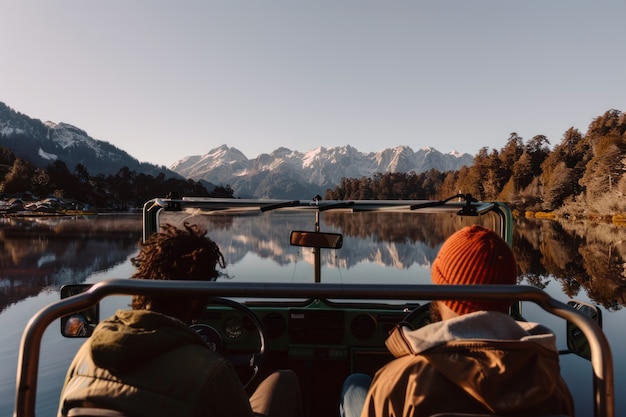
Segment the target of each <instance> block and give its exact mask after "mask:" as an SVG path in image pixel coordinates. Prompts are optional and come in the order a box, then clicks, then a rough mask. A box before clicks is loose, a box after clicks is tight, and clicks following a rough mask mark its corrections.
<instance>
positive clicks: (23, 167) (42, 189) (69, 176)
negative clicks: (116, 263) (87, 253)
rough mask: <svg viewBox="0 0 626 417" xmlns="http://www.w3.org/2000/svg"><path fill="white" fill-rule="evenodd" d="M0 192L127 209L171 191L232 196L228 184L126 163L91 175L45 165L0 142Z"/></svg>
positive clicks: (83, 170) (61, 164)
mask: <svg viewBox="0 0 626 417" xmlns="http://www.w3.org/2000/svg"><path fill="white" fill-rule="evenodd" d="M0 179H1V181H0V193H1V194H4V195H5V196H7V195H23V194H24V193H25V192H29V193H31V194H32V195H33V196H35V197H38V198H43V197H47V196H54V197H57V198H64V199H69V200H76V201H78V202H80V203H82V204H84V205H87V206H89V207H91V208H93V209H98V210H124V211H125V210H128V209H132V208H137V207H142V206H143V204H144V203H145V202H146V201H148V200H149V199H151V198H155V197H165V196H166V195H168V194H169V193H171V192H176V193H178V194H179V195H194V196H199V197H209V196H210V197H226V198H232V197H233V190H232V189H231V188H230V186H226V187H222V186H218V187H215V188H214V189H212V190H211V191H209V190H207V188H206V186H205V185H203V184H202V183H201V182H196V181H193V180H190V179H180V178H171V177H170V178H166V177H165V174H164V173H160V174H158V175H157V176H156V177H155V176H152V175H148V174H143V173H137V172H136V171H134V170H130V169H129V168H128V167H123V168H121V169H120V170H119V171H118V172H117V173H115V174H113V175H106V176H105V175H104V174H98V175H91V174H90V173H89V171H88V170H87V168H86V167H85V166H84V165H82V164H77V165H76V167H75V168H74V170H73V171H70V170H69V168H68V167H67V165H66V164H65V162H63V161H59V160H56V161H54V162H52V163H51V164H50V165H48V166H47V167H45V168H38V167H36V166H35V165H34V164H32V163H31V162H29V161H27V160H24V159H22V158H18V157H16V156H15V155H14V154H13V152H12V150H11V149H10V148H7V147H5V146H0Z"/></svg>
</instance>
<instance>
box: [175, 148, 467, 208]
mask: <svg viewBox="0 0 626 417" xmlns="http://www.w3.org/2000/svg"><path fill="white" fill-rule="evenodd" d="M473 161H474V158H473V157H472V156H471V155H470V154H459V153H456V152H451V153H448V154H443V153H441V152H439V151H437V150H436V149H434V148H422V149H420V150H418V151H416V152H414V151H413V150H412V149H411V148H410V147H408V146H398V147H396V148H388V149H384V150H382V151H379V152H370V153H363V152H359V151H358V150H357V149H356V148H354V147H352V146H342V147H335V148H324V147H319V148H315V149H312V150H310V151H308V152H299V151H294V150H291V149H287V148H278V149H276V150H275V151H273V152H272V153H270V154H266V153H263V154H261V155H259V156H257V157H256V158H254V159H247V158H246V157H245V155H244V154H243V153H242V152H241V151H239V150H238V149H235V148H232V147H228V146H227V145H222V146H220V147H218V148H215V149H212V150H210V151H209V152H208V153H206V154H204V155H201V156H189V157H186V158H184V159H181V160H180V161H178V162H176V163H174V164H172V165H171V166H170V167H169V168H170V169H171V170H173V171H175V172H177V173H178V174H180V175H182V176H183V177H186V178H191V179H194V180H205V181H210V182H212V183H214V184H221V185H226V184H228V185H230V186H231V187H232V188H233V190H235V193H236V195H238V196H240V197H258V198H294V199H306V198H312V197H313V196H315V195H316V194H322V195H323V194H324V192H325V191H326V189H327V188H334V187H335V186H336V185H338V184H340V183H341V179H342V178H360V177H363V176H365V177H372V176H373V175H374V174H376V173H387V172H412V171H413V172H415V173H418V174H419V173H421V172H425V171H428V170H430V169H436V170H438V171H442V172H444V171H449V170H458V169H460V168H461V167H462V166H464V165H466V166H469V165H471V164H472V163H473Z"/></svg>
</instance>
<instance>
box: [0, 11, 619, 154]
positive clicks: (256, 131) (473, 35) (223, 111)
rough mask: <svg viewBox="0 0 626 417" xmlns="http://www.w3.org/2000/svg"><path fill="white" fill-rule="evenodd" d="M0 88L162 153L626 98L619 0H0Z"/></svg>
mask: <svg viewBox="0 0 626 417" xmlns="http://www.w3.org/2000/svg"><path fill="white" fill-rule="evenodd" d="M0 16H2V19H1V20H2V22H1V24H0V56H1V57H2V59H1V61H0V101H2V102H4V103H5V104H7V105H8V106H10V107H12V108H13V109H15V110H17V111H19V112H21V113H24V114H26V115H28V116H30V117H34V118H38V119H41V120H43V121H46V120H50V121H53V122H56V123H59V122H66V123H70V124H73V125H75V126H77V127H79V128H82V129H84V130H85V131H86V132H87V133H88V134H89V135H90V136H92V137H94V138H96V139H100V140H105V141H107V142H110V143H112V144H114V145H116V146H118V147H120V148H121V149H123V150H125V151H127V152H128V153H130V154H131V155H132V156H134V157H136V158H137V159H139V160H140V161H146V162H151V163H155V164H159V165H167V166H169V165H170V164H172V163H174V162H175V161H177V160H179V159H181V158H183V157H185V156H189V155H201V154H204V153H206V152H208V151H209V150H210V149H212V148H214V147H217V146H220V145H222V144H227V145H229V146H233V147H236V148H238V149H239V150H241V151H242V152H243V153H244V154H245V155H246V156H247V157H249V158H254V157H256V156H257V155H258V154H260V153H264V152H271V151H273V150H274V149H276V148H277V147H279V146H285V147H288V148H290V149H293V150H298V151H308V150H310V149H313V148H316V147H318V146H325V147H333V146H343V145H352V146H354V147H356V148H357V149H359V150H361V151H364V152H370V151H377V150H381V149H384V148H387V147H393V146H398V145H407V146H410V147H412V148H413V149H414V150H417V149H419V148H421V147H425V146H433V147H435V148H437V149H438V150H440V151H442V152H449V151H451V150H457V151H460V152H468V153H470V154H472V155H474V154H476V153H477V152H478V150H479V149H480V148H481V147H484V146H486V147H488V148H496V149H500V148H502V147H503V146H504V145H505V143H506V140H507V139H508V137H509V134H510V133H511V132H517V133H518V134H519V135H521V136H522V137H523V138H524V139H525V140H528V139H530V138H532V137H533V136H535V135H538V134H543V135H546V136H547V137H548V139H549V140H550V142H551V143H552V145H555V144H557V143H559V142H560V141H561V137H562V135H563V133H564V132H565V130H567V129H568V128H569V127H571V126H573V127H576V128H578V129H580V130H581V131H582V132H583V133H584V132H585V131H586V130H587V127H588V126H589V123H590V122H591V121H592V119H593V118H595V117H597V116H599V115H601V114H602V113H604V112H605V111H607V110H609V109H612V108H614V109H618V110H621V111H626V78H625V76H626V53H625V51H626V45H625V42H626V25H625V24H624V20H625V19H626V2H625V1H623V0H613V1H578V0H523V1H506V0H490V1H483V0H472V1H469V0H458V1H447V0H435V1H418V0H414V1H408V0H406V1H394V0H386V1H383V0H380V1H372V0H346V1H341V0H322V1H317V0H316V1H312V0H311V1H294V0H284V1H273V0H241V1H239V0H223V1H210V0H198V1H159V0H132V1H117V0H112V1H109V0H107V1H92V0H59V1H49V0H27V1H18V0H0Z"/></svg>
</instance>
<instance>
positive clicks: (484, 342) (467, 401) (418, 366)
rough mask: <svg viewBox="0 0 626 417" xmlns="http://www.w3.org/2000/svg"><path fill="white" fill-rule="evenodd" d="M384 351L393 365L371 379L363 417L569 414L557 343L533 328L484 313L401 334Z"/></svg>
mask: <svg viewBox="0 0 626 417" xmlns="http://www.w3.org/2000/svg"><path fill="white" fill-rule="evenodd" d="M387 347H388V348H389V350H390V351H391V352H392V353H393V354H394V356H395V357H396V358H397V359H395V360H393V361H392V362H390V363H389V364H387V365H386V366H384V367H383V368H382V369H380V370H379V371H378V372H377V374H376V376H375V377H374V380H373V382H372V386H371V387H370V391H369V393H368V396H367V399H366V402H365V406H364V408H363V413H362V417H366V416H377V417H381V416H405V417H409V416H430V415H431V414H434V413H437V412H473V413H486V414H488V413H493V414H506V415H507V416H509V415H511V416H515V415H520V416H521V415H523V416H527V415H541V414H564V415H570V416H573V415H574V406H573V401H572V397H571V394H570V393H569V390H568V389H567V385H566V384H565V382H564V380H563V379H562V378H561V376H560V369H559V357H558V352H557V349H556V341H555V337H554V335H553V334H552V333H551V332H550V331H549V330H548V329H546V328H545V327H543V326H540V325H537V324H535V323H525V322H516V321H515V320H513V319H512V318H511V317H509V316H508V315H506V314H502V313H498V312H485V311H482V312H477V313H472V314H467V315H464V316H460V317H457V318H454V319H451V320H445V321H442V322H438V323H433V324H430V325H427V326H424V327H423V328H420V329H417V330H411V329H408V328H399V329H398V330H397V331H396V332H394V334H392V336H390V337H389V339H388V340H387Z"/></svg>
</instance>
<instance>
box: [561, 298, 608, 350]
mask: <svg viewBox="0 0 626 417" xmlns="http://www.w3.org/2000/svg"><path fill="white" fill-rule="evenodd" d="M567 305H568V306H570V307H573V308H574V309H575V310H578V311H579V312H580V313H582V314H584V315H585V316H587V317H589V318H590V319H591V320H593V321H595V322H596V323H598V326H600V328H602V310H600V309H599V308H598V307H596V306H594V305H592V304H589V303H585V302H582V301H576V300H570V301H568V302H567ZM567 349H568V350H569V351H570V352H572V353H574V354H576V355H578V356H580V357H581V358H585V359H587V360H591V348H590V347H589V342H588V341H587V338H586V337H585V335H584V333H583V332H582V331H581V330H580V329H579V328H578V326H576V325H575V324H573V323H570V322H569V321H568V322H567Z"/></svg>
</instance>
